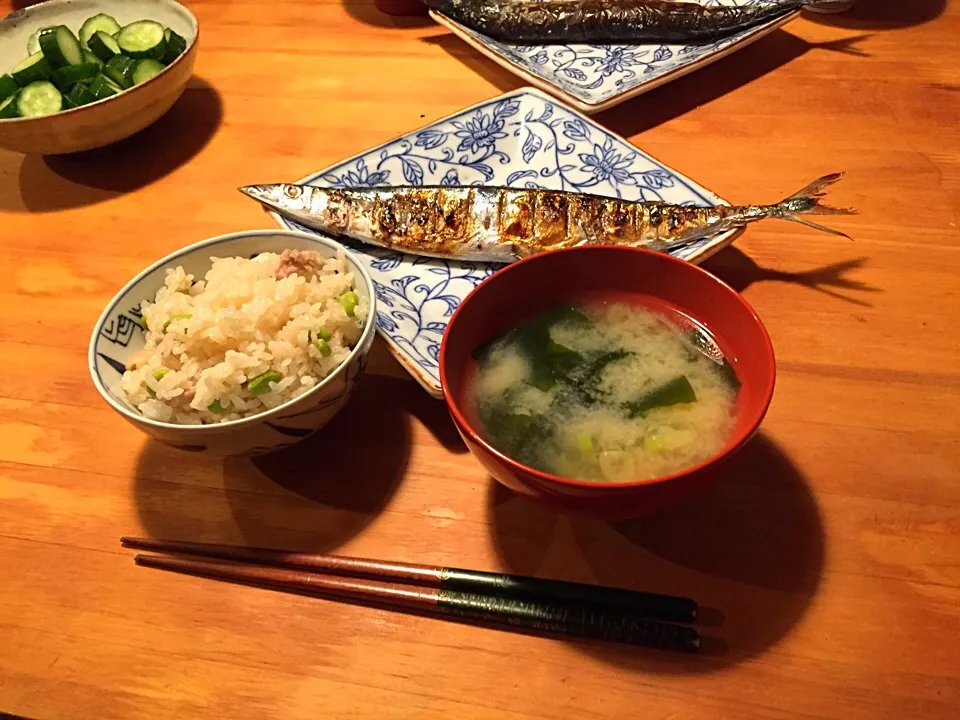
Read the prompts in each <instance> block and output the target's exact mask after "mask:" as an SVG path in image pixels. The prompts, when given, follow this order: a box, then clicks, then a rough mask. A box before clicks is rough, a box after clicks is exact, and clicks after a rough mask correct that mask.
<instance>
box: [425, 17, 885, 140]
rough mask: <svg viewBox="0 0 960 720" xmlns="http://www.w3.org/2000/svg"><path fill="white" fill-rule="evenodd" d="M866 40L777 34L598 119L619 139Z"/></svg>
mask: <svg viewBox="0 0 960 720" xmlns="http://www.w3.org/2000/svg"><path fill="white" fill-rule="evenodd" d="M866 37H868V36H867V35H859V36H856V37H852V38H843V39H841V40H832V41H829V42H823V43H810V42H807V41H806V40H803V39H802V38H799V37H797V36H796V35H791V34H790V33H788V32H784V31H782V30H778V31H777V32H774V33H771V34H770V35H768V36H766V37H764V38H761V39H760V40H758V41H756V42H755V43H752V44H751V45H748V46H746V47H745V48H743V49H741V50H738V51H737V52H735V53H733V54H732V55H730V56H729V57H726V58H723V59H722V60H720V61H718V62H716V63H714V64H712V65H708V66H707V67H703V68H700V69H699V70H696V71H695V72H692V73H690V74H689V75H686V76H684V77H681V78H677V79H676V80H673V81H671V82H668V83H667V84H665V85H662V86H661V87H659V88H656V89H654V90H651V91H649V92H647V93H644V94H643V95H641V96H640V97H638V98H634V99H633V100H632V101H627V102H624V103H621V104H620V105H617V106H616V107H613V108H611V109H610V110H607V111H605V112H603V113H601V114H600V115H598V116H597V117H598V118H600V119H602V120H601V123H602V124H603V125H604V126H606V127H608V128H610V129H611V130H613V131H614V132H616V133H618V134H620V135H623V136H625V137H630V136H632V135H636V134H637V133H641V132H643V131H644V130H649V129H650V128H653V127H656V126H658V125H661V124H663V123H664V122H667V121H668V120H671V119H673V118H676V117H679V116H681V115H684V114H685V113H687V112H690V111H691V110H693V109H695V108H698V107H700V106H701V105H704V104H706V103H708V102H711V101H713V100H715V99H717V98H719V97H721V96H723V95H726V94H727V93H730V92H733V91H734V90H736V89H737V88H739V87H742V86H744V85H747V84H749V83H750V82H752V81H754V80H756V79H758V78H760V77H763V76H764V75H766V74H768V73H770V72H773V71H774V70H776V69H777V68H780V67H782V66H783V65H786V64H787V63H788V62H790V61H791V60H795V59H796V58H798V57H800V56H801V55H803V54H805V53H807V52H809V51H810V50H826V51H831V52H840V53H844V54H848V55H857V56H864V55H865V54H864V53H863V52H862V51H861V50H859V49H858V47H857V45H858V43H859V42H860V41H862V40H863V39H865V38H866ZM422 39H423V41H424V42H427V43H430V44H433V45H439V46H440V47H441V48H443V49H444V50H445V51H446V52H447V53H448V54H450V55H451V56H452V57H454V58H456V59H457V60H459V61H460V62H462V63H463V64H464V65H466V66H467V67H468V68H470V70H472V71H473V72H475V73H477V74H479V75H481V76H482V77H483V78H484V79H485V80H487V81H488V82H490V83H492V84H493V85H496V87H497V88H499V89H500V90H501V91H502V92H507V91H509V90H515V89H517V88H519V87H522V86H524V85H527V84H529V83H528V81H526V80H524V79H523V78H521V77H519V76H518V75H514V74H513V73H512V72H510V71H508V70H506V69H505V68H502V67H500V65H498V64H497V63H495V62H494V61H493V60H490V59H489V58H487V57H486V56H484V55H483V54H481V53H480V52H478V51H477V50H474V49H473V48H472V47H470V46H469V45H467V44H466V43H465V42H463V41H462V40H460V38H458V37H457V36H456V35H453V34H452V33H451V34H448V35H433V36H430V37H426V38H422ZM640 103H642V105H641V104H640Z"/></svg>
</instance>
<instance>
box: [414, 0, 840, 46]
mask: <svg viewBox="0 0 960 720" xmlns="http://www.w3.org/2000/svg"><path fill="white" fill-rule="evenodd" d="M424 2H425V3H426V4H427V5H429V6H430V7H431V8H433V9H435V10H437V11H438V12H440V13H443V14H444V15H446V16H448V17H450V18H452V19H453V20H456V21H457V22H459V23H460V24H461V25H465V26H466V27H468V28H470V29H471V30H474V31H476V32H479V33H482V34H484V35H487V36H489V37H492V38H495V39H497V40H501V41H503V42H512V43H534V44H550V43H558V42H559V43H568V42H573V43H611V42H623V43H630V42H636V43H641V42H651V41H653V42H686V43H696V42H709V41H711V40H717V39H719V38H722V37H725V36H727V35H732V34H734V33H737V32H740V31H741V30H746V29H747V28H750V27H753V26H755V25H759V24H761V23H764V22H767V21H769V20H773V19H775V18H779V17H783V16H784V15H785V14H786V13H788V12H792V11H793V10H799V9H800V8H803V7H805V6H812V7H821V8H824V9H829V6H830V5H833V4H836V3H838V0H767V1H766V2H758V3H753V4H750V5H744V4H740V5H737V6H733V5H701V4H699V3H696V2H690V1H687V2H683V1H679V2H671V1H670V0H424Z"/></svg>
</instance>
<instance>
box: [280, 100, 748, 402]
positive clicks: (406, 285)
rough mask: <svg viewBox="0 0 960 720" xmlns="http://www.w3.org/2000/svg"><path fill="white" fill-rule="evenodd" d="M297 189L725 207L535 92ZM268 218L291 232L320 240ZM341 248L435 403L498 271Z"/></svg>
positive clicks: (456, 119) (700, 253)
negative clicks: (531, 195) (521, 190)
mask: <svg viewBox="0 0 960 720" xmlns="http://www.w3.org/2000/svg"><path fill="white" fill-rule="evenodd" d="M298 182H300V183H309V184H313V185H319V186H328V187H357V186H371V185H441V184H447V185H506V186H510V187H528V188H537V187H539V188H547V189H553V190H566V191H571V192H587V193H592V194H596V195H608V196H611V197H622V198H625V199H627V200H650V201H653V200H657V201H663V202H668V203H676V204H689V205H715V204H719V203H724V202H725V201H724V200H722V199H721V198H720V197H718V196H717V195H715V194H713V193H712V192H710V191H709V190H706V189H705V188H703V187H701V186H700V185H698V184H697V183H695V182H694V181H693V180H691V179H689V178H687V177H685V176H684V175H681V174H680V173H678V172H677V171H676V170H673V169H671V168H668V167H666V166H665V165H663V164H662V163H659V162H657V161H656V160H655V159H653V158H652V157H650V156H649V155H646V154H645V153H643V152H641V151H640V150H638V149H637V148H636V147H634V146H633V145H631V144H630V143H628V142H627V141H626V140H624V139H623V138H621V137H619V136H617V135H615V134H613V133H611V132H610V131H609V130H607V129H606V128H604V127H601V126H600V125H598V124H596V123H594V122H592V121H591V120H590V119H589V118H587V117H585V116H584V115H581V114H580V113H578V112H576V111H575V110H573V109H571V108H569V107H566V106H564V105H563V104H561V103H559V102H557V101H556V100H555V99H554V98H551V97H549V96H548V95H545V94H543V93H541V92H539V91H537V90H535V89H533V88H523V89H521V90H516V91H514V92H510V93H507V94H505V95H501V96H500V97H497V98H494V99H493V100H488V101H486V102H482V103H479V104H477V105H474V106H473V107H470V108H467V109H466V110H461V111H459V112H457V113H455V114H453V115H450V116H449V117H446V118H443V119H442V120H438V121H436V122H434V123H432V124H430V125H427V126H426V127H423V128H421V129H419V130H414V131H413V132H410V133H407V134H406V135H403V136H401V137H398V138H396V139H395V140H391V141H390V142H388V143H386V144H384V145H380V146H379V147H375V148H373V149H371V150H367V151H365V152H362V153H360V154H359V155H355V156H354V157H352V158H350V159H349V160H345V161H343V162H340V163H337V164H336V165H333V166H332V167H329V168H327V169H326V170H321V171H319V172H316V173H313V174H312V175H310V176H308V177H306V178H303V179H302V180H299V181H298ZM271 214H273V216H274V218H275V219H276V220H277V222H279V223H280V225H281V226H283V227H287V228H291V229H295V230H304V231H306V232H313V231H312V230H310V229H308V228H305V227H303V226H302V225H299V224H298V223H296V222H293V221H291V220H288V219H286V218H283V217H281V216H279V215H277V214H276V213H271ZM737 233H738V231H731V232H727V233H724V234H722V235H717V236H715V237H712V238H705V239H703V240H701V241H699V242H697V243H695V244H693V245H691V246H689V247H686V248H684V249H683V250H681V251H678V252H677V253H675V254H676V255H677V257H680V258H683V259H685V260H688V261H691V262H700V261H702V260H704V259H706V258H707V257H709V256H710V255H712V254H714V253H715V252H717V251H718V250H720V249H722V248H723V247H725V246H726V245H728V244H729V243H730V242H732V241H733V239H734V237H735V236H736V235H737ZM338 240H340V241H341V242H344V240H343V238H338ZM345 244H346V245H347V246H348V247H350V248H351V249H352V250H353V251H354V252H356V253H357V254H358V255H359V257H360V259H361V262H363V263H364V264H365V266H366V267H367V269H368V270H369V271H370V275H371V276H372V278H373V280H374V286H375V290H376V294H377V298H378V300H379V303H380V310H379V312H378V313H377V329H378V330H379V332H380V334H381V335H382V336H383V338H384V339H385V340H386V341H387V343H388V344H389V346H390V348H391V350H392V351H393V353H394V355H396V357H397V358H398V359H399V360H400V362H401V363H402V364H403V366H404V367H405V368H406V369H407V370H408V371H410V373H411V375H413V377H415V378H416V379H417V380H418V381H419V382H420V383H421V384H422V385H423V386H424V388H426V390H427V391H428V392H429V393H430V394H431V395H433V396H434V397H438V398H439V397H442V395H443V391H442V389H441V387H440V374H439V366H438V360H439V354H440V340H441V339H442V337H443V332H444V330H445V329H446V327H447V322H448V321H449V318H450V316H451V315H452V314H453V312H454V310H456V309H457V306H458V305H459V304H460V301H461V300H463V298H464V297H466V295H467V293H469V292H470V291H471V290H473V288H475V287H476V286H477V285H478V284H479V283H480V282H482V281H483V280H484V278H486V277H487V276H488V275H490V274H491V273H493V272H494V271H495V270H496V269H497V268H498V267H502V266H498V265H493V264H486V263H465V262H457V261H453V260H439V259H434V258H424V257H419V256H413V255H406V254H403V253H399V252H394V251H390V250H383V249H379V248H372V247H369V246H363V245H359V244H355V243H351V242H349V241H347V242H345Z"/></svg>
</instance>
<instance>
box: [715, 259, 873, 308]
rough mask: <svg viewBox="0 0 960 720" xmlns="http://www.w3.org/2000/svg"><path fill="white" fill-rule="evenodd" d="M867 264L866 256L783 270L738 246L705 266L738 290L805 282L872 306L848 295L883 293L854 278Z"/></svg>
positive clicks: (850, 300) (807, 286) (833, 295)
mask: <svg viewBox="0 0 960 720" xmlns="http://www.w3.org/2000/svg"><path fill="white" fill-rule="evenodd" d="M866 263H867V258H862V257H861V258H854V259H852V260H842V261H840V262H836V263H832V264H830V265H825V266H823V267H819V268H814V269H813V270H805V271H803V272H786V271H784V270H771V269H769V268H764V267H761V266H759V265H757V263H756V261H755V260H754V259H753V258H751V257H750V256H749V255H747V254H745V253H744V252H742V251H741V250H739V249H738V248H736V247H730V248H727V249H725V250H724V251H723V252H721V253H718V254H716V255H714V256H713V257H712V258H710V259H709V260H707V261H705V262H704V263H703V268H704V269H705V270H709V271H710V272H711V273H713V274H714V275H716V276H717V277H718V278H720V279H721V280H723V281H724V282H726V283H727V284H728V285H730V286H731V287H732V288H733V289H734V290H736V291H737V292H743V291H744V290H746V289H747V288H748V287H750V286H751V285H753V284H754V283H758V282H765V281H774V282H785V283H791V284H793V285H802V286H803V287H806V288H810V289H811V290H816V291H817V292H821V293H824V294H825V295H829V296H830V297H834V298H837V299H839V300H843V301H844V302H848V303H852V304H854V305H859V306H861V307H872V304H871V303H869V302H867V301H866V300H861V299H859V298H856V297H850V296H849V294H847V293H851V292H858V293H878V292H882V290H881V289H880V288H878V287H874V286H873V285H868V284H867V283H864V282H860V281H859V280H854V279H853V278H851V277H850V274H851V273H853V272H855V271H857V270H859V269H860V268H862V267H864V265H866ZM841 291H843V292H841Z"/></svg>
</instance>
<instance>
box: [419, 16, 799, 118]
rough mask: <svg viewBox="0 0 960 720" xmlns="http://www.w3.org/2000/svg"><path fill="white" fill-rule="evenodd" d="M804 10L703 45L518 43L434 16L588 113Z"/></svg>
mask: <svg viewBox="0 0 960 720" xmlns="http://www.w3.org/2000/svg"><path fill="white" fill-rule="evenodd" d="M692 1H693V2H698V3H700V4H701V5H754V4H756V3H760V2H763V1H764V0H692ZM799 14H800V12H799V11H793V12H788V13H787V14H785V15H784V16H783V17H780V18H777V19H775V20H771V21H770V22H767V23H764V24H762V25H758V26H756V27H753V28H750V29H749V30H745V31H744V32H741V33H737V34H736V35H731V36H730V37H726V38H723V39H722V40H718V41H717V42H713V43H708V44H701V45H682V44H676V43H671V44H663V43H656V44H643V45H623V44H616V45H584V44H570V45H514V44H511V43H503V42H499V41H497V40H494V39H493V38H491V37H487V36H486V35H482V34H481V33H478V32H474V31H473V30H470V29H469V28H467V27H464V26H463V25H461V24H460V23H458V22H457V21H455V20H452V19H450V18H448V17H447V16H445V15H443V14H442V13H438V12H436V11H434V10H431V11H430V16H431V17H432V18H433V19H434V20H436V21H437V22H438V23H440V24H441V25H443V26H444V27H445V28H447V29H448V30H450V31H451V32H452V33H454V34H455V35H457V36H458V37H459V38H460V39H461V40H463V41H464V42H466V43H467V44H469V45H470V46H472V47H473V48H475V49H477V50H479V51H480V52H481V53H483V54H484V55H486V56H487V57H489V58H490V59H491V60H493V61H494V62H496V63H497V64H499V65H502V66H503V67H505V68H506V69H507V70H510V71H511V72H513V73H515V74H516V75H519V76H520V77H522V78H523V79H524V80H526V81H527V82H529V83H532V84H533V85H535V86H537V87H538V88H541V89H542V90H546V91H547V92H549V93H551V94H553V95H555V96H557V97H558V98H561V99H562V100H564V101H565V102H567V103H569V104H570V105H571V106H573V107H575V108H577V109H578V110H580V111H581V112H584V113H587V114H588V115H590V114H593V113H598V112H601V111H602V110H607V109H609V108H611V107H613V106H614V105H618V104H619V103H622V102H623V101H624V100H629V99H630V98H633V97H636V96H637V95H640V94H641V93H645V92H647V91H649V90H653V89H654V88H656V87H659V86H660V85H663V84H664V83H667V82H670V81H671V80H675V79H676V78H678V77H682V76H683V75H686V74H687V73H690V72H693V71H694V70H697V69H698V68H701V67H704V66H705V65H709V64H710V63H712V62H715V61H717V60H719V59H720V58H723V57H726V56H727V55H729V54H730V53H733V52H736V51H737V50H739V49H741V48H744V47H746V46H747V45H749V44H750V43H752V42H754V41H756V40H759V39H760V38H762V37H763V36H764V35H769V34H770V33H772V32H773V31H774V30H776V29H777V28H779V27H780V26H782V25H784V24H785V23H787V22H789V21H790V20H793V19H794V18H795V17H797V16H798V15H799Z"/></svg>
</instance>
